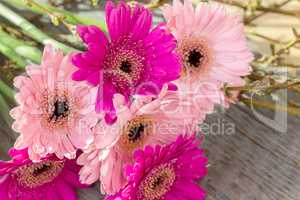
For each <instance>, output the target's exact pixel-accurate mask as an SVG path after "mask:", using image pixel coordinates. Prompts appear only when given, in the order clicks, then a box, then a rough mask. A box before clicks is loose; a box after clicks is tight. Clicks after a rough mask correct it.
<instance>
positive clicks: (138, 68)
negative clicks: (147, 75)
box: [104, 38, 146, 93]
mask: <svg viewBox="0 0 300 200" xmlns="http://www.w3.org/2000/svg"><path fill="white" fill-rule="evenodd" d="M107 50H108V52H107V55H106V58H105V61H104V68H105V71H104V79H107V80H110V81H112V83H113V84H114V86H115V88H116V89H117V91H118V92H119V93H122V91H124V90H125V91H127V90H128V87H130V86H136V85H137V84H139V82H140V80H142V78H143V72H144V70H145V65H146V62H145V60H146V59H145V49H144V44H143V42H142V41H139V42H131V41H130V40H129V39H127V38H121V39H120V41H115V42H113V43H111V44H109V46H108V48H107Z"/></svg>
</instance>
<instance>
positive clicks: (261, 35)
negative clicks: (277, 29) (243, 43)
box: [246, 30, 300, 49]
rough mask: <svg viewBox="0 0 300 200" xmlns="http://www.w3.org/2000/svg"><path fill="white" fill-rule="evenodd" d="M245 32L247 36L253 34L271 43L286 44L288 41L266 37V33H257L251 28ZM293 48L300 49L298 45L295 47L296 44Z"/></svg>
mask: <svg viewBox="0 0 300 200" xmlns="http://www.w3.org/2000/svg"><path fill="white" fill-rule="evenodd" d="M246 33H247V35H248V37H251V36H254V37H257V38H261V39H263V40H266V41H267V42H269V43H272V44H283V45H287V44H288V43H289V42H284V41H281V40H277V39H274V38H271V37H268V36H266V35H263V34H260V33H257V32H255V31H252V30H246ZM294 48H297V49H300V47H297V46H294Z"/></svg>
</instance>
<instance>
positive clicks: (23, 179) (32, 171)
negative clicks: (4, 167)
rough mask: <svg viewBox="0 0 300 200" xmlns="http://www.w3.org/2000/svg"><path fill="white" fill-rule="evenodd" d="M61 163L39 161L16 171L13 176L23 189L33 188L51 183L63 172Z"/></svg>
mask: <svg viewBox="0 0 300 200" xmlns="http://www.w3.org/2000/svg"><path fill="white" fill-rule="evenodd" d="M63 167H64V163H63V162H61V161H41V162H40V163H31V164H28V165H25V166H22V167H20V168H19V169H17V170H16V171H15V172H14V174H15V175H16V176H17V180H18V183H19V184H20V185H22V186H23V187H28V188H35V187H39V186H41V185H44V184H46V183H50V182H52V181H53V180H54V179H55V178H56V177H57V176H59V174H60V173H61V171H62V170H63Z"/></svg>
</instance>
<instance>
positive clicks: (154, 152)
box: [107, 136, 207, 200]
mask: <svg viewBox="0 0 300 200" xmlns="http://www.w3.org/2000/svg"><path fill="white" fill-rule="evenodd" d="M199 143H200V141H198V140H197V139H195V137H194V136H192V137H186V136H179V137H178V138H177V140H176V141H175V142H173V143H171V144H169V145H167V146H164V147H162V146H160V145H156V146H155V147H151V146H146V147H145V149H144V150H137V151H135V153H134V159H135V163H134V164H133V165H129V166H127V167H126V175H127V179H128V184H127V185H126V186H125V187H124V188H123V189H122V190H121V191H120V192H119V193H118V194H116V195H115V196H111V197H108V198H107V200H174V199H189V200H204V199H205V192H204V190H203V189H202V188H201V187H200V186H198V181H199V180H200V179H202V178H203V177H204V176H205V175H206V174H207V168H206V165H207V158H206V157H205V156H204V152H203V150H202V149H200V148H199V147H198V145H199Z"/></svg>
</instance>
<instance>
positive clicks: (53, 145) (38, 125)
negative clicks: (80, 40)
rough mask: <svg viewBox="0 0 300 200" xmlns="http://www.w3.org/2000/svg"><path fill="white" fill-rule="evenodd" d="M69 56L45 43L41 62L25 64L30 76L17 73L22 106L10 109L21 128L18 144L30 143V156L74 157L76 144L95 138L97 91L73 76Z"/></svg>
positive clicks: (18, 99)
mask: <svg viewBox="0 0 300 200" xmlns="http://www.w3.org/2000/svg"><path fill="white" fill-rule="evenodd" d="M70 60H71V59H70V56H69V55H68V56H66V57H64V56H63V52H62V51H60V50H55V49H53V48H52V47H51V46H46V47H45V50H44V54H43V58H42V63H41V65H30V66H28V67H27V68H26V72H27V74H28V76H17V77H16V78H15V80H14V85H15V87H16V88H17V89H19V93H17V95H16V100H17V102H18V103H19V104H20V105H19V106H17V107H15V108H13V109H12V110H11V115H12V117H13V118H15V120H16V121H15V122H14V123H13V129H14V130H15V131H17V132H20V134H21V135H20V136H19V138H18V139H17V141H16V144H15V148H18V149H20V148H26V147H28V152H29V157H30V158H31V159H32V160H39V159H40V158H41V157H44V156H45V155H47V154H49V153H55V154H56V155H57V156H58V157H59V158H62V157H63V156H65V157H67V158H69V159H71V158H75V156H76V148H85V147H86V146H87V145H88V144H89V143H91V141H92V139H93V138H92V134H91V132H90V129H91V127H93V126H94V125H95V124H96V123H97V120H98V119H97V115H96V113H95V112H94V108H93V107H94V101H93V98H94V97H95V96H96V91H95V90H94V89H92V88H90V87H89V86H87V85H84V84H78V83H75V82H74V81H72V80H71V78H70V77H71V74H72V73H73V72H74V67H73V66H72V64H71V62H70Z"/></svg>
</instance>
